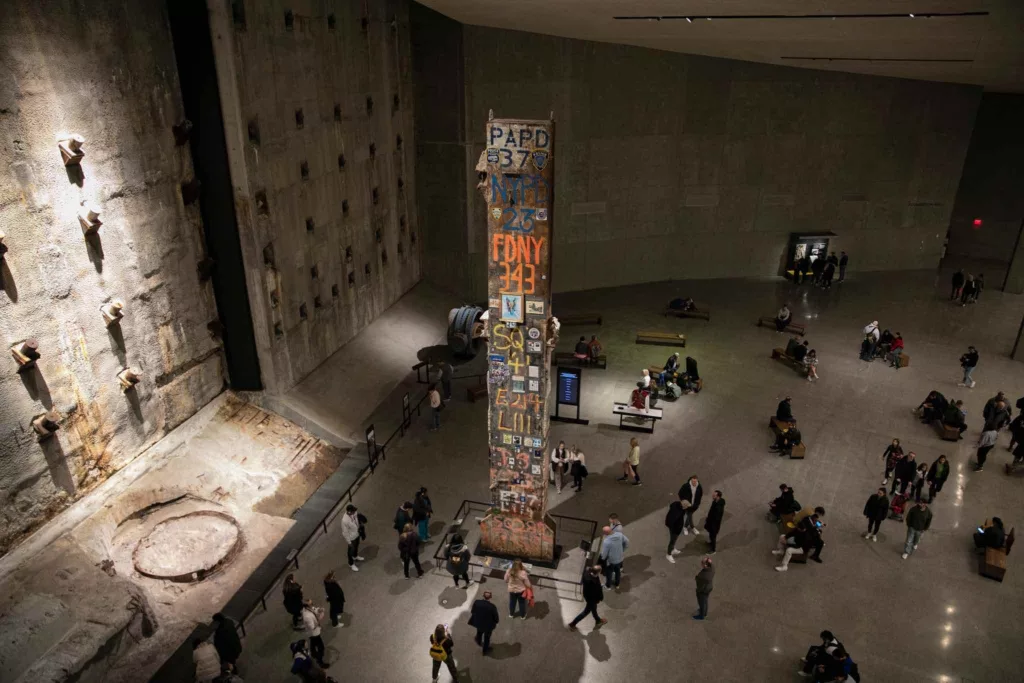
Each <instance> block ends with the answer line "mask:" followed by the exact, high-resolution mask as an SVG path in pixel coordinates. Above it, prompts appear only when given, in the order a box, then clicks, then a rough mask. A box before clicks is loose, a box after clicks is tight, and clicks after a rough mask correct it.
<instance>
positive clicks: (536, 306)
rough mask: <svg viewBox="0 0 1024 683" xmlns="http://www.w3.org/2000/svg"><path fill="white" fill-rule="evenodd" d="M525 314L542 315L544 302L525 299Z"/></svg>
mask: <svg viewBox="0 0 1024 683" xmlns="http://www.w3.org/2000/svg"><path fill="white" fill-rule="evenodd" d="M526 314H527V315H544V301H543V300H542V299H527V300H526Z"/></svg>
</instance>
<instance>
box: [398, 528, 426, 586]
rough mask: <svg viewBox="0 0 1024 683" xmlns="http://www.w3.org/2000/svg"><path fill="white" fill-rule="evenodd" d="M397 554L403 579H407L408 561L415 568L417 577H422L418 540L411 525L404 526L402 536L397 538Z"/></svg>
mask: <svg viewBox="0 0 1024 683" xmlns="http://www.w3.org/2000/svg"><path fill="white" fill-rule="evenodd" d="M398 554H399V555H400V556H401V558H402V571H403V572H404V573H405V578H407V579H408V578H409V561H410V560H411V561H412V563H413V564H414V565H415V566H416V574H417V577H420V576H423V567H421V566H420V538H419V536H418V535H417V533H416V531H415V530H414V529H413V528H412V524H406V525H405V529H404V530H403V531H402V535H401V536H399V537H398Z"/></svg>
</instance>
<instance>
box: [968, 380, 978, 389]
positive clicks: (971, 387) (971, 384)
mask: <svg viewBox="0 0 1024 683" xmlns="http://www.w3.org/2000/svg"><path fill="white" fill-rule="evenodd" d="M975 384H977V382H973V381H972V382H971V383H970V384H968V385H967V388H968V389H973V388H974V385H975Z"/></svg>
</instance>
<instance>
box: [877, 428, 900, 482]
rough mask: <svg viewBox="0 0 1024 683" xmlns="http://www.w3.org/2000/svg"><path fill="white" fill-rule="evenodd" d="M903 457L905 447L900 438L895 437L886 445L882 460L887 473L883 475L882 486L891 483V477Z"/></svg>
mask: <svg viewBox="0 0 1024 683" xmlns="http://www.w3.org/2000/svg"><path fill="white" fill-rule="evenodd" d="M902 458H903V447H902V446H900V440H899V439H893V440H892V443H891V444H889V445H888V446H886V448H885V452H884V453H882V462H884V463H885V475H883V477H882V486H885V485H886V484H888V483H889V477H891V476H892V473H893V471H894V470H895V469H896V463H898V462H899V461H900V460H901V459H902Z"/></svg>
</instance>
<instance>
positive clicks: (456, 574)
mask: <svg viewBox="0 0 1024 683" xmlns="http://www.w3.org/2000/svg"><path fill="white" fill-rule="evenodd" d="M444 557H445V561H446V567H447V569H448V573H449V574H451V575H452V577H453V578H454V579H455V587H456V588H458V587H459V579H463V580H464V581H465V582H466V585H465V586H464V588H467V589H468V588H469V559H470V557H472V555H471V553H470V552H469V548H468V547H467V546H466V543H465V541H463V540H462V536H461V535H459V534H453V535H452V541H451V543H449V544H448V547H447V548H445V550H444Z"/></svg>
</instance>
